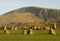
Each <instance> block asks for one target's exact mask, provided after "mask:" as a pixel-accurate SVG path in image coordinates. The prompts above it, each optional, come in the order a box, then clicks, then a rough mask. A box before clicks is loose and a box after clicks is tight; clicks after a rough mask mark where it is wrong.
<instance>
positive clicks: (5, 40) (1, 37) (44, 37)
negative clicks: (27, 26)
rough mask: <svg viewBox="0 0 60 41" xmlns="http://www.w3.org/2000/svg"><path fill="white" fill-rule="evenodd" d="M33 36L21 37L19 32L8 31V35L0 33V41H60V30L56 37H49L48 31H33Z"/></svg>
mask: <svg viewBox="0 0 60 41" xmlns="http://www.w3.org/2000/svg"><path fill="white" fill-rule="evenodd" d="M33 32H34V33H33V35H23V34H21V32H20V31H10V34H8V35H6V34H3V31H0V41H60V30H56V32H57V35H49V34H48V31H43V30H42V31H41V30H38V31H33Z"/></svg>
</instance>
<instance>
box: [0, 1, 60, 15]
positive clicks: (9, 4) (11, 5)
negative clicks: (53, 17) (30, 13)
mask: <svg viewBox="0 0 60 41" xmlns="http://www.w3.org/2000/svg"><path fill="white" fill-rule="evenodd" d="M27 6H37V7H44V8H55V9H60V0H0V15H2V14H4V13H6V12H9V11H12V10H14V9H18V8H22V7H27Z"/></svg>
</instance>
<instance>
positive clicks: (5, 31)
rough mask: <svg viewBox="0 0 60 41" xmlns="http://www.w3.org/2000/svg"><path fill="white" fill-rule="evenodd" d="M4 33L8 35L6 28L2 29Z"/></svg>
mask: <svg viewBox="0 0 60 41" xmlns="http://www.w3.org/2000/svg"><path fill="white" fill-rule="evenodd" d="M4 33H5V34H9V31H8V30H7V28H6V26H5V27H4Z"/></svg>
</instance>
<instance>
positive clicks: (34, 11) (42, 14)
mask: <svg viewBox="0 0 60 41" xmlns="http://www.w3.org/2000/svg"><path fill="white" fill-rule="evenodd" d="M51 19H54V20H55V21H56V22H58V21H60V10H59V9H47V8H40V7H23V8H19V9H16V10H13V11H10V12H7V13H5V14H4V15H2V16H0V24H1V23H2V24H6V23H10V22H20V23H30V22H32V23H40V22H46V21H48V20H51Z"/></svg>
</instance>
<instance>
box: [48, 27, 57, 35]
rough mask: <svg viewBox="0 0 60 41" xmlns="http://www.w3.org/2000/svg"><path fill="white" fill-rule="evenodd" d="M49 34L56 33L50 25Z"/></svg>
mask: <svg viewBox="0 0 60 41" xmlns="http://www.w3.org/2000/svg"><path fill="white" fill-rule="evenodd" d="M49 34H52V35H56V32H55V30H54V29H52V28H51V27H50V29H49Z"/></svg>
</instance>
